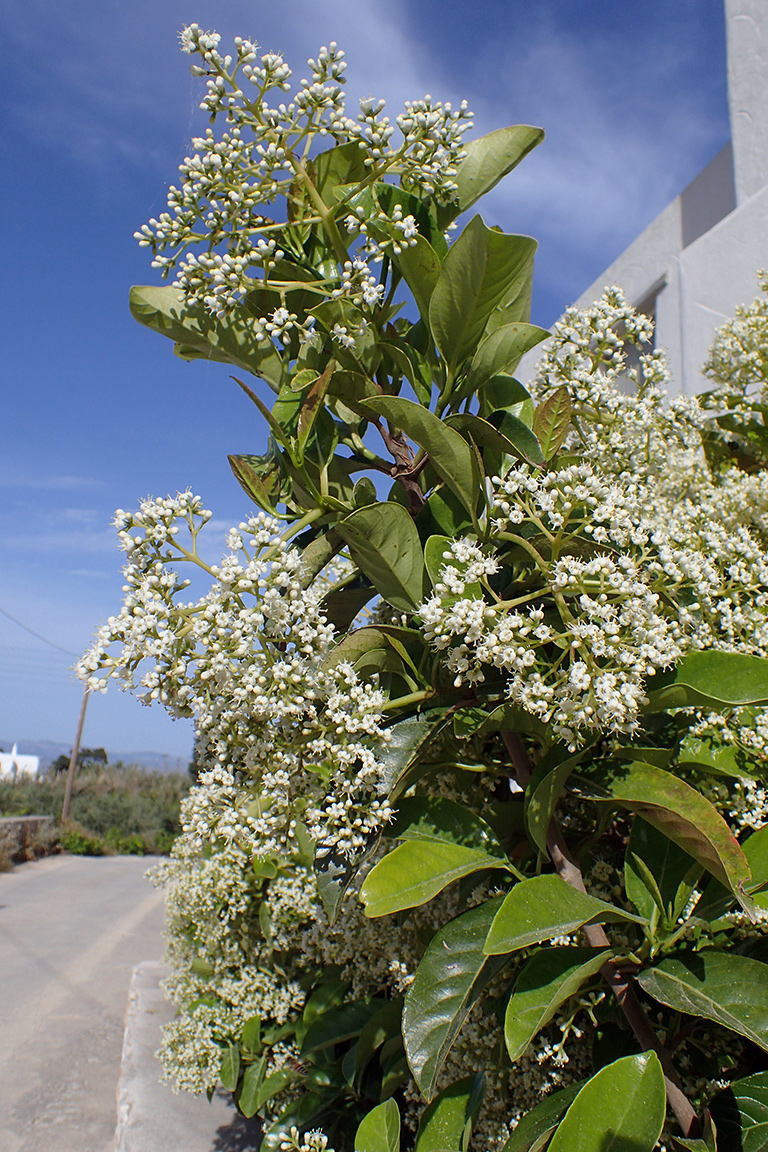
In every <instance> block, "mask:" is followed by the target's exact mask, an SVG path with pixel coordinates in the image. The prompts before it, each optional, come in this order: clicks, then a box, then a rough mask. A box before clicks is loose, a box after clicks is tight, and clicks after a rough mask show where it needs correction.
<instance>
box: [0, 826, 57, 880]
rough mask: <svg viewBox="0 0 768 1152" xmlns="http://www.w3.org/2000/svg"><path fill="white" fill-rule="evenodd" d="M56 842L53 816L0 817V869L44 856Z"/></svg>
mask: <svg viewBox="0 0 768 1152" xmlns="http://www.w3.org/2000/svg"><path fill="white" fill-rule="evenodd" d="M57 842H58V835H57V832H56V821H55V820H54V818H53V816H0V868H3V867H6V868H8V867H10V865H11V864H19V863H21V862H22V861H24V860H34V859H35V858H36V857H37V856H45V855H46V854H47V853H48V852H50V851H51V850H52V849H54V848H55V845H56V844H57Z"/></svg>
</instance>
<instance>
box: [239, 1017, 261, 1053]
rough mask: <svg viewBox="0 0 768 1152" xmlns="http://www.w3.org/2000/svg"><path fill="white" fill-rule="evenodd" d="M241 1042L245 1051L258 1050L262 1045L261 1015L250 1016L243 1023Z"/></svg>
mask: <svg viewBox="0 0 768 1152" xmlns="http://www.w3.org/2000/svg"><path fill="white" fill-rule="evenodd" d="M240 1043H241V1045H242V1047H243V1051H244V1052H258V1050H259V1047H260V1046H261V1019H260V1017H259V1016H250V1017H249V1018H248V1019H247V1020H246V1022H245V1024H243V1031H242V1034H241V1036H240Z"/></svg>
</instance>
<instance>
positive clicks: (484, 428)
mask: <svg viewBox="0 0 768 1152" xmlns="http://www.w3.org/2000/svg"><path fill="white" fill-rule="evenodd" d="M497 419H498V423H499V425H500V427H496V426H495V425H494V424H492V423H491V422H490V420H483V418H482V417H481V416H475V415H473V414H472V413H471V412H455V413H453V414H452V415H451V416H449V417H448V418H447V419H446V421H445V422H446V424H447V425H448V426H449V427H451V428H455V429H456V431H457V432H459V433H460V434H461V435H462V436H464V437H466V438H467V439H472V440H474V442H475V444H477V446H478V447H479V448H491V449H493V450H495V451H496V452H500V453H502V454H505V455H507V456H515V457H517V458H518V459H520V460H525V461H527V462H528V463H530V464H542V463H543V462H544V456H543V454H542V451H541V448H540V446H539V442H538V440H537V439H536V437H535V436H534V434H533V432H532V431H531V430H530V428H529V427H528V426H527V425H526V424H524V423H523V421H522V420H519V419H518V418H517V416H512V415H510V414H509V413H508V412H505V413H504V414H503V416H499V417H497ZM502 424H503V428H502V427H501V425H502Z"/></svg>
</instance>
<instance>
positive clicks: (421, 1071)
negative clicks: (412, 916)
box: [403, 896, 505, 1100]
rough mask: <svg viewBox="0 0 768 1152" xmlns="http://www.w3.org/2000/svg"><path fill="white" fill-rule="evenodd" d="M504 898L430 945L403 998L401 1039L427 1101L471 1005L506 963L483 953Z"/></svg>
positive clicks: (463, 918)
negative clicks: (494, 918)
mask: <svg viewBox="0 0 768 1152" xmlns="http://www.w3.org/2000/svg"><path fill="white" fill-rule="evenodd" d="M501 900H502V898H501V897H500V896H495V897H493V898H492V899H490V900H487V901H486V902H485V903H484V904H480V905H478V906H477V907H476V908H470V909H469V911H467V912H463V913H462V914H461V915H460V916H457V917H456V918H455V919H454V920H451V921H450V922H449V923H448V924H446V925H445V926H444V927H443V928H441V929H440V930H439V931H438V932H437V933H436V934H435V935H434V936H433V937H432V940H431V941H430V942H429V945H428V947H427V950H426V952H425V953H424V955H423V957H422V958H421V961H420V963H419V966H418V968H417V969H416V975H415V977H414V980H413V983H412V984H411V986H410V987H409V989H408V991H407V993H406V996H405V1006H404V1008H403V1038H404V1041H405V1049H406V1052H407V1054H408V1063H409V1065H410V1068H411V1071H412V1072H413V1075H414V1079H415V1080H416V1083H417V1084H418V1085H419V1088H420V1089H421V1092H422V1093H423V1095H424V1096H425V1097H426V1099H427V1100H430V1099H431V1098H432V1096H433V1095H434V1091H435V1085H436V1083H437V1080H438V1077H439V1075H440V1071H441V1069H442V1067H443V1064H444V1062H445V1058H446V1056H447V1055H448V1052H449V1051H450V1049H451V1046H452V1044H453V1042H454V1040H455V1039H456V1037H457V1036H458V1034H459V1031H460V1029H461V1026H462V1024H463V1023H464V1021H465V1020H466V1018H467V1014H468V1013H469V1011H470V1009H471V1007H472V1005H473V1004H474V1003H475V1001H476V999H477V997H478V996H479V995H480V993H481V992H482V990H483V988H485V986H486V984H487V983H488V981H489V980H490V979H491V978H492V977H493V976H494V975H495V974H496V973H497V972H498V971H499V970H500V969H501V967H502V966H503V964H504V963H505V961H504V960H498V959H496V958H492V959H489V958H488V956H486V955H485V954H484V952H483V944H484V942H485V938H486V936H487V934H488V929H489V927H490V924H491V922H492V920H493V917H494V916H495V915H496V912H497V911H498V909H499V906H500V904H501Z"/></svg>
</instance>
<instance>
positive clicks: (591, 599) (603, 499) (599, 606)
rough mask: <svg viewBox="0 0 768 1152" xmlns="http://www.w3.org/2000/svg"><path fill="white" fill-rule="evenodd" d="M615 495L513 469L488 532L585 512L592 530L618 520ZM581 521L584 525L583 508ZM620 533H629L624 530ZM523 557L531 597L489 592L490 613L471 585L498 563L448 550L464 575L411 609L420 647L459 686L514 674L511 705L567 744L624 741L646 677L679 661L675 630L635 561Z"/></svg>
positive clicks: (560, 476) (574, 480)
mask: <svg viewBox="0 0 768 1152" xmlns="http://www.w3.org/2000/svg"><path fill="white" fill-rule="evenodd" d="M613 496H614V493H612V491H611V489H610V488H609V487H605V486H603V488H602V489H601V487H600V485H599V483H598V480H597V478H596V477H595V476H594V474H593V473H592V471H591V469H589V467H588V466H579V467H571V468H567V469H564V470H561V471H560V472H554V471H553V472H550V473H541V474H540V475H532V474H530V473H529V472H528V471H527V470H525V469H513V470H512V471H511V472H509V473H507V475H506V476H505V478H504V480H500V481H498V488H497V496H496V502H495V505H494V507H495V510H496V511H497V512H498V513H499V515H498V516H497V517H496V520H495V525H496V528H497V530H498V531H499V532H500V533H501V535H502V536H503V535H504V534H505V531H506V529H508V528H509V527H510V526H517V524H518V523H519V521H520V520H521V519H523V518H525V519H527V520H530V518H531V517H535V518H537V519H539V520H540V522H541V521H542V519H543V521H547V522H548V525H551V526H552V527H554V524H558V525H559V528H560V530H564V529H565V527H566V524H567V522H568V516H569V513H570V512H571V511H572V510H573V509H574V508H575V507H576V506H577V505H580V504H582V502H586V506H587V508H588V509H589V511H590V512H592V513H593V522H592V523H593V526H595V525H597V526H598V527H602V526H603V525H604V523H605V522H606V521H607V522H608V523H611V522H612V521H611V519H610V518H609V517H610V516H611V515H613V514H615V511H616V509H615V501H614V500H613V499H612V497H613ZM590 503H591V504H592V507H590ZM587 514H588V513H587ZM577 515H578V516H579V517H580V518H582V519H583V517H584V515H585V512H584V508H583V506H582V507H580V508H579V512H578V513H577ZM510 522H511V523H510ZM620 532H621V534H622V535H625V534H626V526H625V525H624V524H623V523H622V525H621V528H620ZM531 549H532V551H533V552H534V554H535V556H536V557H537V565H536V568H537V586H536V587H535V589H534V590H533V591H528V592H525V593H523V595H522V596H520V597H517V598H514V599H512V600H509V601H503V600H499V599H498V598H497V597H493V593H490V595H491V597H493V599H494V600H495V603H491V602H489V601H488V599H486V595H485V594H484V589H483V588H482V587H481V586H480V585H479V584H478V578H479V576H480V575H481V572H485V573H488V572H493V571H494V570H495V568H496V560H495V558H493V557H484V556H483V555H482V553H481V552H480V550H479V548H477V546H473V545H472V544H471V543H470V542H469V541H467V540H462V541H458V542H456V543H454V544H453V545H452V548H451V552H452V555H449V556H448V557H446V558H448V559H453V558H458V557H459V556H461V557H462V559H463V563H462V566H461V568H460V569H459V568H457V566H456V564H447V565H446V566H445V567H444V568H443V569H442V571H441V573H440V577H439V581H438V583H437V584H436V586H435V590H434V595H433V596H432V597H431V598H430V599H429V600H427V601H426V602H425V603H424V604H423V605H422V606H421V607H420V609H419V615H420V618H421V620H422V623H423V625H424V631H425V635H426V637H427V639H429V640H430V641H431V642H432V643H433V644H434V646H435V647H436V648H438V649H442V650H445V652H446V656H445V659H446V663H447V665H448V667H449V668H450V669H451V670H452V671H453V672H455V673H456V683H457V684H461V683H464V682H469V683H477V682H478V681H481V680H483V679H484V677H485V672H484V669H485V668H494V669H500V670H501V671H503V672H509V673H511V678H510V680H509V681H508V686H507V691H508V695H509V698H510V699H512V700H514V701H515V702H516V703H519V704H520V705H521V706H522V707H523V708H525V709H526V710H527V711H529V712H531V713H533V714H534V715H536V716H538V717H540V718H541V719H542V720H544V721H545V722H547V723H550V724H552V726H553V731H554V732H555V733H556V735H557V736H558V737H559V738H561V739H565V740H567V741H568V742H569V743H571V744H572V745H575V744H576V743H578V742H579V740H580V739H581V737H582V736H583V734H584V733H585V732H590V731H609V732H632V731H633V730H634V728H635V726H636V724H637V717H638V712H639V708H640V706H641V705H642V704H643V703H644V702H645V699H646V697H645V693H644V681H645V678H646V677H647V676H649V675H653V674H654V673H655V672H656V670H657V669H658V668H664V667H666V666H668V665H670V664H672V663H674V662H675V661H676V660H677V659H678V658H679V657H680V655H681V654H682V651H683V643H684V641H683V635H682V630H681V628H680V627H679V626H678V625H677V624H676V623H675V622H673V621H670V620H669V619H667V617H666V616H665V615H664V613H663V611H662V606H661V604H660V596H659V594H658V592H657V591H655V590H654V589H653V588H652V587H651V586H650V584H649V582H648V581H647V580H646V579H645V578H644V575H643V573H642V571H641V569H640V567H639V565H638V563H637V562H636V560H635V559H634V558H633V557H632V556H631V555H628V554H627V553H621V552H620V553H617V554H614V555H611V554H608V553H600V554H598V555H595V556H593V557H592V558H591V559H589V560H583V559H581V558H580V557H578V556H573V555H562V556H558V557H557V558H554V557H553V558H552V559H549V560H547V559H545V558H544V557H543V556H542V555H541V554H540V553H538V552H536V550H535V549H533V548H532V546H531ZM473 551H474V557H473ZM471 557H472V558H471ZM467 593H469V595H467ZM553 646H554V647H555V649H556V650H557V651H558V652H559V655H558V657H557V658H556V659H554V660H553V659H552V649H553Z"/></svg>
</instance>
